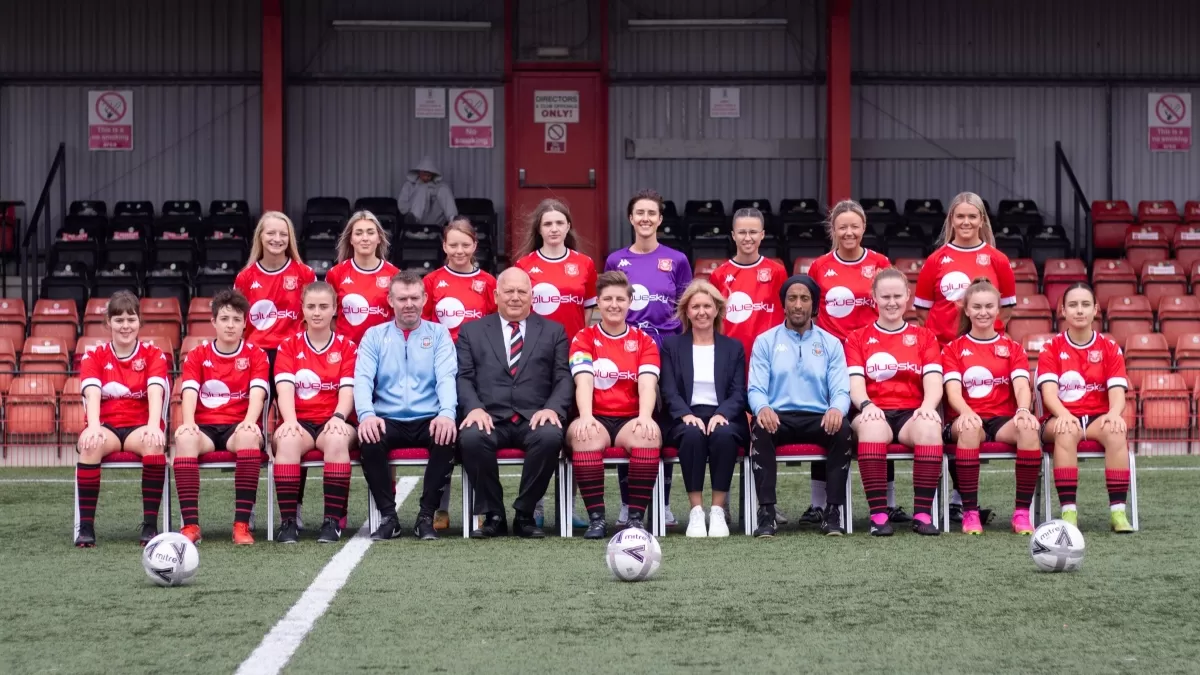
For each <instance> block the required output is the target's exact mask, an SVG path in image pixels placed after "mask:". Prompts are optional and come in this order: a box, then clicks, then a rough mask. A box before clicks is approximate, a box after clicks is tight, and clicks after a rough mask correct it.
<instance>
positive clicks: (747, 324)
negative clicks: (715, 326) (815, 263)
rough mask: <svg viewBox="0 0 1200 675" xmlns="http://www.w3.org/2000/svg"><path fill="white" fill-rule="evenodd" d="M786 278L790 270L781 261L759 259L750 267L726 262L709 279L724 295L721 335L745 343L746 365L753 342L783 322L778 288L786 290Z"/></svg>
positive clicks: (752, 348) (743, 344) (732, 261)
mask: <svg viewBox="0 0 1200 675" xmlns="http://www.w3.org/2000/svg"><path fill="white" fill-rule="evenodd" d="M787 276H788V275H787V270H786V269H784V267H783V265H780V264H779V262H778V261H775V260H771V259H770V258H765V257H761V256H760V257H759V259H758V261H757V262H755V263H753V264H751V265H743V264H741V263H738V262H735V261H734V260H732V259H730V260H726V261H725V262H723V263H721V264H720V266H718V267H717V269H715V270H713V271H712V274H710V275H709V277H708V280H709V281H710V282H712V285H713V286H715V287H716V288H717V291H718V292H720V294H721V295H723V296H725V322H724V327H723V328H722V332H723V333H725V334H726V335H728V336H729V337H731V338H733V339H735V340H738V341H740V342H741V343H742V346H743V347H745V349H746V364H747V365H749V363H750V352H752V351H753V350H754V339H755V338H757V337H758V336H759V335H762V334H763V332H764V331H766V330H767V329H769V328H774V327H775V326H778V325H779V324H781V323H783V305H782V304H781V303H780V302H779V289H780V288H783V282H784V281H787Z"/></svg>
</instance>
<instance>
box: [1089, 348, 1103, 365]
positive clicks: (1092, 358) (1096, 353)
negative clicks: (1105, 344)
mask: <svg viewBox="0 0 1200 675" xmlns="http://www.w3.org/2000/svg"><path fill="white" fill-rule="evenodd" d="M1101 358H1102V356H1101V354H1100V350H1099V349H1093V350H1091V351H1089V352H1088V363H1100V359H1101Z"/></svg>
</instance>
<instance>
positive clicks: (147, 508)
mask: <svg viewBox="0 0 1200 675" xmlns="http://www.w3.org/2000/svg"><path fill="white" fill-rule="evenodd" d="M166 477H167V456H166V455H143V456H142V521H143V522H145V523H150V524H152V525H153V524H154V523H155V522H156V521H157V520H158V507H159V505H161V504H162V496H163V480H165V479H166Z"/></svg>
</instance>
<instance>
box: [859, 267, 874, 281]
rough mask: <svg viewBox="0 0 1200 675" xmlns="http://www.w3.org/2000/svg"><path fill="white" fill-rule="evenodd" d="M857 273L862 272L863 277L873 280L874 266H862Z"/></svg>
mask: <svg viewBox="0 0 1200 675" xmlns="http://www.w3.org/2000/svg"><path fill="white" fill-rule="evenodd" d="M859 271H860V272H862V275H863V277H865V278H867V279H874V278H875V266H874V265H863V266H862V268H860V270H859Z"/></svg>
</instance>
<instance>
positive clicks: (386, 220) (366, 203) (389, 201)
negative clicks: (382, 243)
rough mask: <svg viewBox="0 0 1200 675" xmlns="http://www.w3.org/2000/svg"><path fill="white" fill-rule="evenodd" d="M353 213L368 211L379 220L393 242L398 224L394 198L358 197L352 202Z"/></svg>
mask: <svg viewBox="0 0 1200 675" xmlns="http://www.w3.org/2000/svg"><path fill="white" fill-rule="evenodd" d="M354 210H355V211H370V212H371V213H372V214H374V215H375V217H376V218H378V219H379V224H380V225H382V226H383V229H385V230H387V233H388V236H390V237H391V238H392V240H393V241H395V239H396V227H397V226H398V225H399V224H400V207H399V206H397V205H396V198H395V197H360V198H358V199H357V200H355V202H354Z"/></svg>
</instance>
